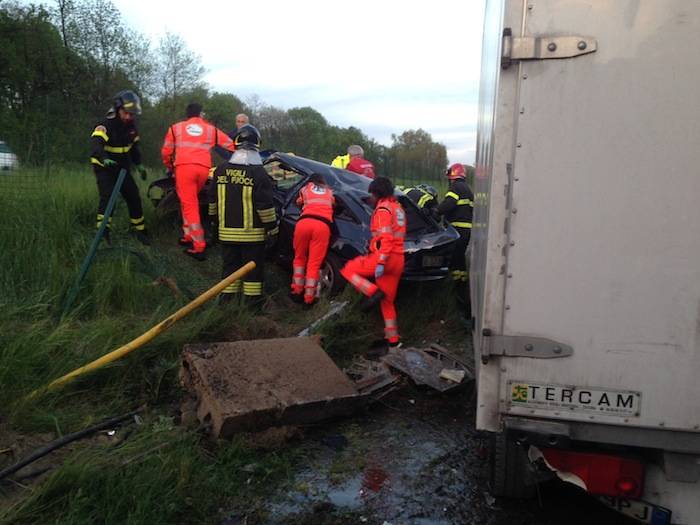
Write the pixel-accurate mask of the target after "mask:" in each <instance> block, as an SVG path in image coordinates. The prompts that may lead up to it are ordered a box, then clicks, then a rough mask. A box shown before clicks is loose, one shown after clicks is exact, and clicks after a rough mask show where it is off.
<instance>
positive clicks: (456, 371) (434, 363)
mask: <svg viewBox="0 0 700 525" xmlns="http://www.w3.org/2000/svg"><path fill="white" fill-rule="evenodd" d="M381 360H382V362H384V363H386V364H387V365H389V366H390V367H392V368H394V369H396V370H399V371H400V372H403V373H404V374H406V375H407V376H409V377H410V378H411V379H413V381H414V382H415V383H416V384H417V385H427V386H429V387H431V388H434V389H435V390H438V391H440V392H445V391H447V390H450V389H452V388H455V387H458V386H459V385H460V384H462V383H463V379H464V378H465V377H468V378H469V379H470V380H471V379H473V375H472V374H471V373H470V371H469V368H468V367H467V365H466V364H465V363H463V362H462V361H460V360H459V359H457V358H456V357H454V356H452V355H450V354H449V353H448V352H447V351H446V350H445V349H444V348H442V347H440V346H439V345H431V346H430V347H429V348H411V347H408V348H399V349H396V350H391V351H390V352H389V353H388V354H387V355H386V356H384V357H382V358H381ZM446 370H449V371H450V372H448V375H449V376H452V377H454V378H456V377H458V376H461V377H462V380H461V381H459V382H456V381H453V380H450V379H447V378H444V377H443V372H444V371H446ZM462 373H463V375H462Z"/></svg>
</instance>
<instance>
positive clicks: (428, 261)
mask: <svg viewBox="0 0 700 525" xmlns="http://www.w3.org/2000/svg"><path fill="white" fill-rule="evenodd" d="M444 263H445V258H444V257H443V256H442V255H424V256H423V266H424V267H431V268H432V267H435V266H442V265H443V264H444Z"/></svg>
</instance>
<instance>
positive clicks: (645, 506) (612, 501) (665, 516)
mask: <svg viewBox="0 0 700 525" xmlns="http://www.w3.org/2000/svg"><path fill="white" fill-rule="evenodd" d="M598 500H599V501H600V502H601V503H602V504H603V505H605V506H607V507H610V508H611V509H614V510H616V511H617V512H619V513H620V514H624V515H625V516H627V517H629V518H632V519H633V520H636V521H638V522H640V523H648V524H649V525H670V523H671V511H670V510H668V509H666V508H664V507H659V506H658V505H654V504H653V503H647V502H646V501H639V500H631V499H625V498H613V497H610V496H598Z"/></svg>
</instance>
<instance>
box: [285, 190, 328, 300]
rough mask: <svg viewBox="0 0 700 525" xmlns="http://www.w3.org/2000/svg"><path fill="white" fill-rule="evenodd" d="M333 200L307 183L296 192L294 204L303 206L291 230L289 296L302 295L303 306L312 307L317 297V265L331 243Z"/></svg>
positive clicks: (321, 260) (319, 265) (325, 192)
mask: <svg viewBox="0 0 700 525" xmlns="http://www.w3.org/2000/svg"><path fill="white" fill-rule="evenodd" d="M334 203H335V198H334V197H333V192H332V191H331V189H330V188H329V187H328V186H317V185H316V184H314V183H312V182H309V183H308V184H307V185H306V186H304V187H303V188H302V189H301V191H300V192H299V197H298V198H297V204H298V205H299V206H303V208H302V212H301V217H300V218H299V221H297V224H296V227H295V228H294V262H293V263H292V267H293V269H294V270H293V271H294V273H293V275H292V293H293V294H296V295H300V294H301V293H302V291H303V292H304V302H305V303H306V304H312V303H313V302H314V300H315V299H316V294H317V293H318V280H319V277H320V271H321V264H323V260H324V259H325V258H326V252H327V251H328V243H329V242H330V239H331V223H332V222H333V204H334Z"/></svg>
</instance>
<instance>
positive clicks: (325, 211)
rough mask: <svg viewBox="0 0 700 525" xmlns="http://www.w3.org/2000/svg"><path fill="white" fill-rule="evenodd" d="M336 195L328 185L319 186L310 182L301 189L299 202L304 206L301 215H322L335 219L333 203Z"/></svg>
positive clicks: (325, 217) (329, 219)
mask: <svg viewBox="0 0 700 525" xmlns="http://www.w3.org/2000/svg"><path fill="white" fill-rule="evenodd" d="M334 203H335V197H333V191H332V190H331V189H330V188H329V187H328V186H317V185H316V184H314V183H312V182H309V183H308V184H306V186H304V187H303V188H302V189H301V190H300V191H299V198H298V199H297V204H299V205H301V206H303V208H302V212H301V216H302V217H304V216H314V217H321V218H322V219H325V220H327V221H328V222H332V221H333V204H334Z"/></svg>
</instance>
